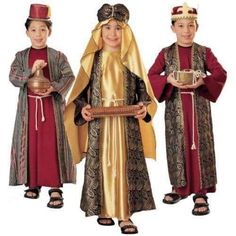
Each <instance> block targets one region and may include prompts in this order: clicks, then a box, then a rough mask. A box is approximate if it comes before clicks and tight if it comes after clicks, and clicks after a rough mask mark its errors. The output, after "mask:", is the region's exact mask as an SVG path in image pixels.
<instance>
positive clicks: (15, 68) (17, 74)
mask: <svg viewBox="0 0 236 236" xmlns="http://www.w3.org/2000/svg"><path fill="white" fill-rule="evenodd" d="M31 76H32V72H31V69H29V68H24V66H23V59H22V55H21V53H20V52H18V53H17V54H16V56H15V59H14V61H13V62H12V64H11V69H10V74H9V80H10V82H11V83H12V84H13V85H14V86H16V87H21V88H23V87H24V86H26V85H27V81H28V79H29V78H30V77H31Z"/></svg>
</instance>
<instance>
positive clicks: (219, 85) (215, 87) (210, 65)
mask: <svg viewBox="0 0 236 236" xmlns="http://www.w3.org/2000/svg"><path fill="white" fill-rule="evenodd" d="M205 63H206V70H207V71H208V72H210V75H207V76H206V77H205V78H203V81H204V84H203V85H202V86H200V87H199V88H198V91H199V94H200V95H201V96H203V97H204V98H206V99H208V100H210V101H212V102H216V100H217V98H218V97H219V96H220V93H221V91H222V89H223V87H224V84H225V81H226V77H227V72H226V71H225V70H224V68H223V67H222V66H221V64H220V63H219V62H218V60H217V58H216V57H215V55H214V54H213V53H212V51H211V49H210V48H207V49H206V62H205Z"/></svg>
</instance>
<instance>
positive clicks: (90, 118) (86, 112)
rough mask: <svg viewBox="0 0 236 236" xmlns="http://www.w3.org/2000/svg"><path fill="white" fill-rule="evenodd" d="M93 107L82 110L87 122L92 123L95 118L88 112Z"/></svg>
mask: <svg viewBox="0 0 236 236" xmlns="http://www.w3.org/2000/svg"><path fill="white" fill-rule="evenodd" d="M90 108H91V106H90V105H89V104H88V105H87V106H85V107H83V108H82V111H81V114H82V117H83V118H84V119H85V120H86V121H91V120H93V119H94V118H92V117H91V113H90V112H89V111H88V109H90Z"/></svg>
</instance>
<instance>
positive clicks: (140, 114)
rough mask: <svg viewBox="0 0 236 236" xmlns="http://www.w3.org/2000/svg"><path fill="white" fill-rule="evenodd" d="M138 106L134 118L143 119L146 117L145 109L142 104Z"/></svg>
mask: <svg viewBox="0 0 236 236" xmlns="http://www.w3.org/2000/svg"><path fill="white" fill-rule="evenodd" d="M138 105H139V106H140V109H139V110H138V111H137V115H136V116H135V117H134V118H137V119H144V118H145V116H146V115H147V107H146V106H145V105H144V104H143V103H142V102H139V103H138Z"/></svg>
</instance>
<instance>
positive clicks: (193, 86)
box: [186, 77, 205, 89]
mask: <svg viewBox="0 0 236 236" xmlns="http://www.w3.org/2000/svg"><path fill="white" fill-rule="evenodd" d="M203 84H205V83H204V80H203V78H201V77H200V78H199V79H198V80H197V81H196V82H195V83H194V84H191V85H186V86H187V88H190V89H196V88H198V87H200V86H201V85H203Z"/></svg>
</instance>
